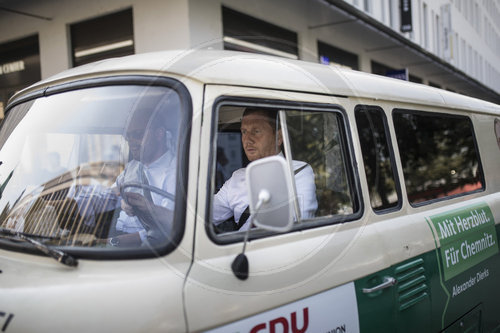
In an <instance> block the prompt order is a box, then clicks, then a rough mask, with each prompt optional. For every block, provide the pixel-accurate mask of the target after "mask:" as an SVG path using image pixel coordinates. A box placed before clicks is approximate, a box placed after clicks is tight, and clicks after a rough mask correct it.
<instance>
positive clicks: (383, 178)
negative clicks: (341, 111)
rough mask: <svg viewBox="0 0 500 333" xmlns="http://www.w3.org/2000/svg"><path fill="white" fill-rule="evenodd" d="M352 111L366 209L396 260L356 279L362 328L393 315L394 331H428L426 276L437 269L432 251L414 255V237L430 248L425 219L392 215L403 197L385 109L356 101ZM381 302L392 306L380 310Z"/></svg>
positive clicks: (380, 327)
mask: <svg viewBox="0 0 500 333" xmlns="http://www.w3.org/2000/svg"><path fill="white" fill-rule="evenodd" d="M354 114H355V118H356V129H357V137H358V138H359V143H360V146H361V152H362V159H363V167H364V171H365V172H364V174H365V175H366V183H367V185H368V191H369V199H370V201H369V202H370V207H369V208H368V210H369V212H368V214H370V215H371V217H370V219H371V220H379V222H378V223H377V225H378V229H379V233H380V237H381V242H383V243H385V245H386V248H387V254H388V255H390V256H391V257H388V258H387V259H388V260H390V259H392V260H391V262H392V263H394V264H391V267H390V268H388V269H385V270H383V271H380V272H377V273H375V274H372V275H369V276H367V277H364V278H363V279H361V280H359V281H357V283H356V285H357V292H358V301H359V302H360V307H359V309H360V312H361V313H362V315H361V319H360V325H361V328H362V329H364V330H367V331H372V330H376V331H388V330H389V328H390V326H388V323H387V319H386V317H387V316H391V317H393V320H392V322H395V323H396V325H395V327H393V330H394V331H397V332H428V331H429V330H430V318H431V316H430V314H431V313H430V310H431V304H430V295H431V292H430V289H431V285H430V279H431V277H432V276H437V275H438V274H437V273H438V272H437V266H436V265H435V256H434V254H433V253H432V252H431V253H430V254H429V253H428V254H426V255H425V256H417V257H414V255H416V253H415V246H416V243H419V244H422V243H425V244H426V245H427V247H428V248H429V249H432V245H433V244H432V234H431V232H430V230H429V229H428V226H427V224H426V223H425V220H417V221H414V220H413V219H411V218H404V219H401V218H399V219H398V218H396V219H395V218H391V217H392V216H394V215H395V214H398V211H401V208H402V206H403V199H402V193H401V184H400V182H399V179H400V178H399V176H398V173H397V167H396V161H395V157H394V153H393V149H392V140H391V134H390V131H389V125H388V122H387V116H386V114H385V112H384V109H383V108H382V107H380V106H376V105H357V106H356V107H355V110H354ZM408 231H411V233H408ZM419 247H420V246H419ZM419 251H422V250H421V249H420V250H419ZM401 254H402V256H401ZM431 273H432V274H431ZM372 286H373V287H372ZM391 286H394V287H393V288H390V287H391ZM386 303H390V304H389V305H388V304H386ZM380 307H382V308H385V309H387V310H390V311H387V312H386V313H385V315H382V316H380V311H379V310H378V309H379V308H380Z"/></svg>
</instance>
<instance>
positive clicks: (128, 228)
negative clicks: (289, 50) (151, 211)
mask: <svg viewBox="0 0 500 333" xmlns="http://www.w3.org/2000/svg"><path fill="white" fill-rule="evenodd" d="M141 170H142V171H141ZM175 171H176V159H175V157H174V155H173V154H172V152H171V151H170V150H169V151H167V152H166V153H165V154H163V155H162V156H161V157H160V158H159V159H157V160H156V161H154V162H153V163H151V164H149V165H144V164H142V163H141V162H138V161H135V160H133V161H130V162H129V163H128V164H127V166H126V167H125V170H124V171H123V172H122V173H121V174H120V175H119V176H118V178H117V179H116V185H117V186H118V188H120V185H122V184H124V183H127V182H133V183H145V182H144V180H143V179H141V178H142V177H143V176H142V172H144V175H145V177H146V178H147V184H148V185H151V186H154V187H156V188H158V189H161V190H163V191H166V192H168V193H170V194H175V176H176V172H175ZM131 190H132V191H140V192H141V193H142V190H141V189H139V188H131ZM151 197H152V199H153V203H154V204H155V205H158V206H162V207H165V208H168V209H170V210H173V209H174V202H173V201H172V200H171V199H168V198H165V197H164V196H162V195H160V194H157V193H154V192H151ZM116 230H118V231H122V232H125V233H135V232H138V233H139V236H140V237H141V240H142V241H143V242H144V241H145V240H146V238H147V231H146V230H145V229H144V227H143V225H142V224H141V222H140V221H139V219H138V218H137V217H136V216H129V215H127V213H125V212H124V211H121V212H120V216H119V217H118V220H117V222H116Z"/></svg>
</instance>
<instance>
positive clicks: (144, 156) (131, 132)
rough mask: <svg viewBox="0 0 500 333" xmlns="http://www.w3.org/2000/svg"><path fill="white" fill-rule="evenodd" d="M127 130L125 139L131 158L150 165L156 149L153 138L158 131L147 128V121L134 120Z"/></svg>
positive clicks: (150, 127)
mask: <svg viewBox="0 0 500 333" xmlns="http://www.w3.org/2000/svg"><path fill="white" fill-rule="evenodd" d="M134 120H136V121H134V122H131V124H130V125H129V127H128V128H127V133H126V139H127V141H128V147H129V151H130V153H131V155H132V158H133V159H134V160H136V161H141V162H143V163H151V162H153V161H154V158H155V156H154V155H155V150H156V149H157V148H158V145H157V143H156V140H155V137H156V136H157V134H156V132H157V131H158V129H154V128H152V126H149V127H148V126H147V119H146V120H142V119H134Z"/></svg>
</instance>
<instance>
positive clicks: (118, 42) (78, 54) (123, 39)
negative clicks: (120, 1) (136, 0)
mask: <svg viewBox="0 0 500 333" xmlns="http://www.w3.org/2000/svg"><path fill="white" fill-rule="evenodd" d="M70 34H71V47H72V60H73V66H80V65H83V64H87V63H89V62H93V61H97V60H102V59H106V58H111V57H119V56H125V55H130V54H134V52H135V50H134V29H133V24H132V9H127V10H124V11H121V12H118V13H114V14H109V15H106V16H101V17H97V18H94V19H90V20H87V21H83V22H79V23H75V24H72V25H71V26H70Z"/></svg>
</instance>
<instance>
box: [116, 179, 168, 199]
mask: <svg viewBox="0 0 500 333" xmlns="http://www.w3.org/2000/svg"><path fill="white" fill-rule="evenodd" d="M126 188H140V189H142V190H146V191H149V192H153V193H156V194H159V195H161V196H164V197H166V198H167V199H170V200H172V201H175V195H173V194H172V193H170V192H167V191H164V190H162V189H159V188H158V187H154V186H151V185H148V184H143V183H125V184H123V185H122V186H121V187H120V193H121V194H122V197H123V193H124V192H125V189H126Z"/></svg>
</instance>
